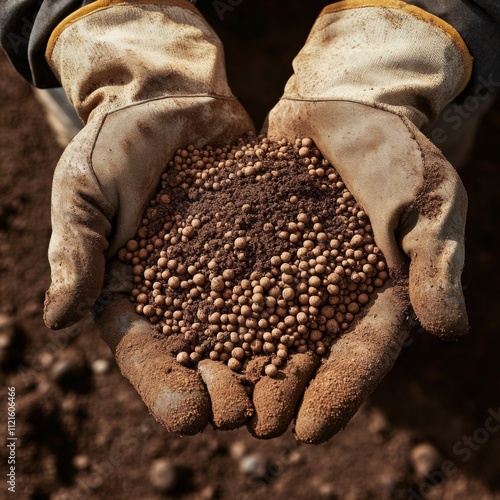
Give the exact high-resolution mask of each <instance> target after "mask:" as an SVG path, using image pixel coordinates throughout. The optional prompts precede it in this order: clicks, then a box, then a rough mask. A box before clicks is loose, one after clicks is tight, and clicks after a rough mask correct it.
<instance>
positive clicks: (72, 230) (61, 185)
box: [44, 130, 115, 329]
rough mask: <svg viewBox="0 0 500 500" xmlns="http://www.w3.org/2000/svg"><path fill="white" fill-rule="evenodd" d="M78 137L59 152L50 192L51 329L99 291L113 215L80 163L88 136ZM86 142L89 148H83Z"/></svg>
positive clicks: (72, 319) (75, 315) (75, 316)
mask: <svg viewBox="0 0 500 500" xmlns="http://www.w3.org/2000/svg"><path fill="white" fill-rule="evenodd" d="M86 132H88V131H86V130H85V131H83V132H81V133H80V136H79V139H80V140H78V141H73V142H72V143H71V144H70V145H69V146H68V147H67V148H66V150H65V152H64V153H63V155H62V157H61V159H60V161H59V163H58V165H57V167H56V170H55V173H54V180H53V188H52V236H51V240H50V245H49V263H50V266H51V285H50V288H49V290H48V291H47V293H46V296H45V310H44V321H45V324H46V325H47V326H48V327H49V328H52V329H60V328H65V327H68V326H70V325H72V324H74V323H76V322H78V321H79V320H80V319H81V318H82V317H83V316H84V315H85V314H86V313H87V312H88V311H90V310H91V309H92V306H93V305H94V303H95V301H96V299H97V297H98V296H99V293H100V291H101V288H102V285H103V281H104V272H105V256H104V253H105V251H106V249H107V248H108V237H109V235H110V233H111V223H110V221H111V220H112V218H113V215H114V213H115V210H114V208H113V207H112V206H111V204H110V203H109V201H108V200H107V199H106V197H105V196H104V194H103V192H102V191H101V188H100V186H99V182H98V180H97V178H96V177H95V175H94V173H93V171H92V170H91V168H90V166H89V162H88V161H87V159H86V152H88V151H91V147H90V142H91V141H92V139H93V134H86ZM87 143H89V144H87Z"/></svg>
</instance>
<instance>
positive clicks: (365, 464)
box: [0, 2, 500, 500]
mask: <svg viewBox="0 0 500 500" xmlns="http://www.w3.org/2000/svg"><path fill="white" fill-rule="evenodd" d="M236 3H237V2H233V4H236ZM316 3H318V2H316ZM246 5H247V4H246V3H245V2H243V3H242V5H241V6H240V7H234V11H233V12H226V13H225V15H224V16H223V17H224V19H223V20H221V19H220V17H219V16H218V14H217V11H215V9H211V10H210V12H208V13H207V14H208V17H211V18H212V22H213V23H214V25H216V27H218V29H219V30H220V33H221V36H222V37H223V39H224V41H225V43H226V47H227V49H226V51H227V58H228V60H229V61H230V62H232V63H233V65H232V66H231V67H232V68H233V70H232V72H231V71H230V72H229V77H230V80H231V83H232V84H233V89H234V90H235V92H236V94H237V95H239V96H240V98H241V100H242V101H243V102H244V104H245V105H247V106H248V108H249V109H250V110H251V111H252V113H253V115H254V117H255V119H256V121H257V122H260V121H262V118H263V116H264V115H265V112H266V110H267V109H269V107H270V106H271V105H272V102H273V101H274V100H275V99H276V98H277V97H278V96H279V93H280V90H279V89H280V87H282V85H283V83H284V81H285V80H286V77H287V76H288V72H289V67H290V60H291V58H292V56H293V54H294V52H295V51H296V50H297V49H298V46H300V43H301V42H302V41H303V39H304V37H305V36H306V31H307V29H308V26H310V22H309V21H311V19H306V20H305V22H303V20H302V18H301V16H300V15H299V14H300V12H299V11H297V12H295V11H294V12H295V14H294V15H295V17H293V16H292V21H290V24H289V25H288V26H287V29H288V30H289V31H290V32H293V33H295V35H296V36H295V37H294V40H295V41H294V43H293V44H290V45H287V46H285V45H284V44H283V43H281V42H277V43H275V44H273V45H272V47H271V48H270V49H269V51H267V52H266V54H265V57H260V58H259V57H257V56H250V55H248V54H249V52H248V47H250V46H251V45H252V43H255V39H256V38H259V40H262V43H264V41H265V40H266V39H267V38H269V36H271V35H269V33H268V32H267V31H266V29H267V28H266V26H268V24H269V23H262V25H259V26H260V27H259V29H258V30H257V33H253V32H250V35H255V38H254V39H253V41H252V36H250V35H249V36H248V37H247V38H246V39H245V40H248V41H246V42H245V43H248V46H245V44H240V45H239V46H238V47H237V46H236V45H235V44H233V43H232V41H234V40H232V38H231V37H234V36H235V35H234V29H233V28H234V27H235V26H242V25H245V23H246V22H247V21H246V17H245V16H246V15H247V11H246V9H247V7H246ZM226 15H227V17H226ZM269 16H271V17H272V16H275V18H279V11H277V10H276V12H275V11H273V9H272V8H271V9H270V13H269ZM309 17H311V16H309ZM299 21H300V22H299ZM294 23H295V24H294ZM308 23H309V24H308ZM304 25H305V27H304ZM242 29H243V28H242ZM246 29H247V31H248V30H249V28H246ZM266 37H267V38H266ZM271 38H272V37H271ZM278 40H281V38H280V39H278ZM275 53H280V54H281V56H280V58H279V64H274V62H275V59H273V58H274V54H275ZM245 60H246V61H247V62H248V65H249V68H250V69H249V73H247V74H245V75H243V76H241V75H240V76H239V77H238V71H239V70H238V67H239V66H238V65H240V68H241V64H242V62H243V61H245ZM254 71H258V72H259V74H266V75H269V78H268V80H269V81H268V82H267V85H268V87H266V79H260V80H262V81H260V83H256V85H257V89H256V90H255V89H254V91H253V92H250V91H249V90H248V89H249V86H248V82H246V85H245V81H246V76H247V75H248V74H249V75H252V74H253V72H254ZM0 74H1V75H2V76H1V77H0V162H1V163H0V169H1V175H0V193H1V194H0V313H1V316H0V368H1V370H0V380H1V382H2V392H1V398H2V401H0V422H1V425H0V433H1V434H2V435H4V436H6V437H7V415H6V414H7V390H6V388H7V387H14V388H15V393H16V400H15V403H16V407H15V408H16V428H15V435H16V437H17V441H15V443H16V449H15V453H16V456H15V459H16V463H15V466H16V493H15V495H14V494H12V495H11V496H12V498H20V499H37V500H38V499H40V500H43V499H50V500H63V499H75V500H79V499H147V500H160V499H162V498H182V499H207V500H209V499H231V500H232V499H252V500H253V499H267V498H270V497H273V498H275V499H295V498H297V499H319V498H329V499H341V500H344V499H345V500H361V499H405V498H414V499H421V498H430V499H481V500H483V499H484V500H486V499H500V473H499V461H500V432H499V431H500V377H499V371H498V365H499V363H498V359H497V358H498V352H499V350H500V337H499V335H498V330H499V324H500V323H499V320H498V318H497V316H496V313H497V312H498V309H497V307H499V306H500V304H499V295H498V292H497V288H496V287H497V285H498V282H499V278H500V275H499V273H498V268H497V265H496V261H495V258H496V257H498V248H500V236H499V235H500V233H499V231H498V226H497V216H496V213H495V212H494V210H493V206H494V199H495V196H498V186H499V185H500V165H499V149H498V148H499V145H498V137H499V134H500V103H497V105H496V106H495V107H494V108H493V109H492V110H491V111H490V112H489V114H488V115H487V116H486V118H485V120H484V121H483V124H482V126H481V129H480V133H479V135H478V138H477V141H476V145H475V149H474V152H473V157H472V158H471V160H470V161H469V163H468V165H467V167H466V168H465V170H464V171H463V173H462V175H463V180H464V183H465V185H466V188H467V191H468V193H469V203H470V211H469V216H468V227H467V260H466V268H465V272H464V276H463V283H464V287H465V294H466V299H467V303H468V311H469V317H470V323H471V325H472V330H471V332H470V334H469V335H468V336H467V337H465V338H463V339H462V340H460V341H459V342H457V343H445V342H441V341H439V340H437V339H435V338H433V337H431V336H430V335H429V334H427V333H425V332H422V331H417V332H415V334H414V336H413V337H412V338H411V339H410V340H409V342H408V343H407V345H406V346H405V348H404V349H403V352H402V354H401V356H400V358H399V360H398V362H397V364H396V366H395V367H394V369H393V370H392V371H391V372H390V374H389V375H388V376H387V377H386V379H385V380H384V381H383V383H382V384H381V385H380V387H379V388H378V389H377V390H376V391H375V393H374V394H373V395H372V397H371V398H370V399H369V401H368V402H367V403H366V404H365V405H364V406H363V407H362V409H361V410H360V411H359V412H358V413H357V415H356V416H355V417H354V418H353V420H352V421H351V422H350V424H349V425H348V426H347V428H346V429H345V430H344V431H343V432H341V433H340V434H339V435H337V436H336V437H334V438H333V439H332V440H331V441H329V442H327V443H325V444H322V445H320V446H307V445H300V444H298V443H297V442H296V441H295V439H294V437H293V435H292V433H291V430H289V431H288V432H287V433H286V434H285V435H284V436H282V437H280V438H277V439H273V440H270V441H258V440H256V439H254V438H252V437H251V436H250V435H249V434H248V432H247V431H246V430H244V429H240V430H237V431H231V432H216V431H213V430H212V429H209V428H207V429H206V431H205V432H203V433H202V434H200V435H197V436H194V437H179V436H176V435H171V434H168V433H167V432H166V431H165V430H164V429H163V428H162V427H161V426H160V425H158V424H156V423H155V422H154V420H153V419H152V417H151V416H149V414H148V411H147V409H146V408H145V406H144V405H143V403H142V401H141V400H140V399H139V397H138V396H137V394H136V393H135V391H134V389H133V388H132V387H131V386H130V384H129V383H128V382H127V381H126V380H125V379H124V378H122V377H121V375H120V373H119V371H118V369H117V368H116V366H115V365H114V362H113V359H112V355H111V353H110V351H109V349H108V348H107V346H106V345H105V344H104V343H103V342H102V341H101V340H100V339H99V338H98V336H97V334H96V333H95V332H94V331H93V329H92V327H91V324H90V322H89V321H84V322H83V323H82V324H80V325H77V326H76V327H73V328H71V329H68V330H64V331H60V332H57V333H55V332H51V331H50V330H48V329H47V328H46V327H45V326H44V325H43V322H42V307H43V297H44V292H45V289H46V288H47V286H48V284H49V267H48V262H47V256H46V254H47V245H48V240H49V237H50V212H49V204H50V189H51V176H52V175H51V174H52V171H53V169H54V167H55V164H56V162H57V159H58V157H59V155H60V154H61V150H60V148H59V147H58V146H57V145H56V143H55V141H54V139H53V137H52V135H51V132H50V131H49V129H48V127H47V125H46V122H45V120H44V116H43V113H42V111H41V109H40V106H39V105H38V103H37V102H36V101H35V99H34V97H33V95H32V92H31V89H30V87H29V85H27V84H26V83H25V82H24V81H22V79H21V78H20V77H19V76H17V75H16V74H15V73H14V71H13V70H12V69H11V68H10V66H9V64H8V62H7V61H6V60H5V58H4V57H3V56H2V57H1V58H0ZM258 80H259V79H256V82H257V81H258ZM259 85H260V87H259ZM245 89H246V90H245ZM259 96H260V97H259ZM423 444H427V445H429V446H423ZM9 453H10V450H9V448H7V447H6V446H5V441H4V445H3V446H2V447H1V448H0V470H1V471H2V484H1V486H0V491H1V493H0V498H10V497H11V496H9V495H8V494H9V492H8V491H7V486H8V484H7V483H6V473H7V467H8V466H7V460H8V457H9ZM419 455H420V456H419ZM422 455H425V456H424V457H422ZM426 457H427V459H426ZM162 465H163V466H164V467H165V468H166V469H167V472H168V473H169V474H170V475H171V477H170V476H168V474H167V473H164V474H163V476H162V475H161V474H160V473H159V469H160V466H162ZM160 479H162V480H163V481H164V482H165V484H164V490H165V492H161V491H159V490H158V489H157V488H158V487H159V486H158V485H159V482H160ZM155 484H156V485H157V486H156V488H155Z"/></svg>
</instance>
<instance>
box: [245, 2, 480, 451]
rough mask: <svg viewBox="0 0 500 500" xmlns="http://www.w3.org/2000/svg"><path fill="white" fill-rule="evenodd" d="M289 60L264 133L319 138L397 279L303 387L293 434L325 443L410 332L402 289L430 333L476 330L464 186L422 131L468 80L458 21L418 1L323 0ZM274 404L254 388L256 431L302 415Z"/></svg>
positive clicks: (272, 385) (263, 432) (280, 386)
mask: <svg viewBox="0 0 500 500" xmlns="http://www.w3.org/2000/svg"><path fill="white" fill-rule="evenodd" d="M293 67H294V75H293V76H292V77H291V78H290V80H289V81H288V83H287V85H286V88H285V92H284V95H283V97H282V98H281V100H280V101H279V103H278V104H277V105H276V106H275V108H274V109H273V110H272V111H271V113H270V114H269V117H268V127H267V129H268V130H267V133H268V135H269V136H270V138H272V139H282V138H286V139H288V140H294V139H295V138H296V137H310V138H312V139H313V140H314V141H315V143H316V145H317V147H318V148H319V150H320V151H321V153H322V154H323V155H324V156H325V157H326V158H327V159H328V160H329V161H330V162H331V163H332V165H333V166H334V167H335V168H336V169H337V170H338V172H339V173H340V175H341V176H342V179H343V181H344V182H345V184H346V187H347V188H348V189H349V190H350V191H351V192H352V194H353V195H354V197H355V198H356V199H357V200H358V202H359V203H360V204H361V206H362V207H363V209H364V210H365V211H366V213H367V214H368V215H369V217H370V219H371V224H372V227H373V233H374V237H375V242H376V244H377V245H378V246H379V247H380V249H381V250H382V252H383V253H384V255H385V258H386V260H387V263H388V266H389V268H390V270H391V272H392V274H393V276H394V277H395V279H393V280H392V284H391V285H389V286H387V287H385V289H382V290H381V291H379V292H378V293H377V296H376V297H375V299H374V301H373V302H372V303H371V305H370V306H368V307H367V308H365V312H364V313H363V314H362V315H361V317H360V318H359V320H358V321H356V322H355V324H354V325H353V326H352V327H351V328H350V329H349V330H348V331H346V332H345V333H343V334H342V336H341V337H340V338H339V340H338V341H337V342H336V343H334V344H333V346H332V348H331V354H330V356H329V358H328V360H326V362H324V363H323V364H322V366H321V367H320V369H319V370H318V371H317V373H316V375H315V377H314V379H313V380H312V381H311V383H310V385H309V386H308V387H307V389H306V390H305V393H304V396H303V400H302V402H301V404H300V407H299V408H298V413H297V418H296V427H295V432H296V436H297V438H298V439H299V440H301V441H305V442H308V443H320V442H322V441H325V440H327V439H329V438H330V437H331V436H333V435H334V434H335V433H336V432H338V431H339V430H340V429H341V428H342V427H343V426H345V425H346V423H347V422H348V421H349V419H350V418H351V417H352V416H353V415H354V413H355V412H356V411H357V409H358V408H359V406H360V405H361V403H362V402H363V401H364V400H365V399H366V398H367V396H368V395H369V394H370V392H371V391H372V390H373V389H374V388H375V387H376V386H377V384H378V383H379V382H380V380H381V379H382V377H383V376H384V375H385V374H386V373H387V371H388V370H389V369H390V368H391V367H392V365H393V363H394V362H395V359H396V357H397V356H398V354H399V351H400V349H401V346H402V344H403V342H404V340H405V338H406V336H407V334H408V331H409V322H408V320H407V306H408V300H407V299H406V297H407V296H408V297H409V302H410V303H411V306H412V307H413V311H414V313H415V315H416V317H417V318H418V320H419V321H420V323H421V324H422V325H423V326H424V327H425V328H426V329H427V330H428V331H430V332H431V333H434V334H436V335H438V336H440V337H442V338H456V337H458V336H460V335H462V334H464V333H466V332H467V330H468V321H467V314H466V310H465V303H464V297H463V294H462V287H461V283H460V276H461V272H462V268H463V263H464V226H465V217H466V204H467V201H466V194H465V191H464V188H463V186H462V183H461V181H460V179H459V177H458V176H457V174H456V172H455V171H454V169H453V168H452V167H451V165H450V164H449V163H448V162H447V161H446V160H445V158H444V157H443V155H442V154H441V153H440V151H439V150H438V149H437V148H436V147H434V146H433V145H432V144H431V143H430V141H429V140H428V139H427V138H426V137H425V136H424V135H423V134H422V133H421V132H420V131H419V128H420V127H421V126H422V125H423V124H425V123H428V122H431V121H432V120H434V119H435V117H437V116H438V114H439V112H440V111H441V109H442V108H443V107H444V106H445V105H446V104H447V103H448V102H449V101H450V100H452V99H453V98H454V97H455V96H456V95H457V94H458V93H460V91H461V90H462V89H463V88H464V86H465V84H466V83H467V80H468V78H469V75H470V69H471V58H470V56H469V54H468V51H467V48H466V46H465V44H464V42H463V41H462V39H461V38H460V36H459V34H458V33H457V32H456V31H455V30H454V29H453V28H452V27H451V26H449V25H448V24H446V23H444V22H443V21H441V20H440V19H438V18H436V17H434V16H432V15H430V14H428V13H427V12H425V11H423V10H421V9H418V8H416V7H412V6H410V5H408V4H405V3H404V2H399V1H389V0H388V1H381V2H363V1H355V0H352V1H345V2H339V3H335V4H333V5H330V6H328V7H326V8H325V9H324V11H323V12H322V14H321V15H320V17H319V18H318V20H317V21H316V23H315V25H314V27H313V29H312V31H311V33H310V35H309V38H308V40H307V42H306V44H305V46H304V47H303V49H302V50H301V52H300V53H299V54H298V56H297V57H296V59H295V60H294V64H293ZM291 363H293V361H292V362H291ZM289 370H291V368H289ZM259 383H263V384H267V385H268V390H274V392H275V394H276V400H277V401H279V399H280V397H281V395H282V394H283V393H284V392H286V390H288V389H287V383H288V381H287V378H286V377H285V378H284V379H283V380H281V381H278V382H276V381H274V382H270V381H263V382H259ZM257 388H258V384H257ZM256 392H257V391H256ZM268 400H269V396H267V398H263V399H262V401H261V400H260V399H259V398H258V397H255V398H254V406H255V411H256V414H255V416H254V418H253V420H252V423H251V429H252V431H253V432H254V433H255V434H257V435H260V436H261V437H269V436H274V435H278V434H279V433H281V432H283V431H284V430H285V429H286V427H287V426H288V423H289V421H290V418H289V416H291V415H292V414H293V413H294V412H293V411H290V408H285V410H284V413H286V414H287V418H282V417H283V411H282V413H281V414H280V413H279V411H280V410H279V409H280V408H281V407H280V405H279V404H278V403H277V405H276V408H270V405H269V404H265V402H266V401H268ZM297 401H298V397H295V398H291V399H290V404H291V405H295V404H296V402H297ZM295 409H296V407H295V406H293V407H292V410H295ZM268 415H274V417H273V418H274V420H273V421H271V420H270V418H268V417H267V416H268Z"/></svg>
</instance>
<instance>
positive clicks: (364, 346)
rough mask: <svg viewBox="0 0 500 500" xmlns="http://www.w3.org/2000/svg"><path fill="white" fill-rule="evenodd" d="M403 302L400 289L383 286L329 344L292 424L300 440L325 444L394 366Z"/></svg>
mask: <svg viewBox="0 0 500 500" xmlns="http://www.w3.org/2000/svg"><path fill="white" fill-rule="evenodd" d="M407 303H408V302H407V300H406V299H405V296H404V291H403V290H402V289H401V287H392V288H385V289H384V291H382V292H380V293H378V294H377V297H375V301H374V302H373V304H372V305H371V307H369V309H368V310H367V312H366V314H365V316H364V317H362V318H361V319H360V320H359V321H358V322H357V323H356V325H355V326H354V327H353V329H352V330H351V331H347V332H346V333H344V334H343V335H342V336H340V337H339V339H338V340H337V341H336V342H335V343H334V344H333V345H332V347H331V352H330V356H329V357H328V360H327V361H326V362H325V363H324V364H323V365H322V366H321V368H320V369H319V370H318V373H317V374H316V376H315V378H314V379H313V380H312V381H311V384H310V385H309V387H308V388H307V389H306V391H305V394H304V399H303V401H302V404H301V406H300V409H299V412H298V415H297V420H296V425H295V435H296V437H297V439H298V440H299V441H302V442H305V443H309V444H319V443H323V442H324V441H327V440H329V439H330V438H331V437H332V436H333V435H335V434H336V433H337V432H339V431H340V430H341V429H342V428H343V427H345V425H346V424H347V422H348V421H349V420H350V419H351V418H352V417H353V415H354V414H355V413H356V411H357V410H358V409H359V407H360V406H361V404H362V403H363V402H364V401H365V400H366V398H367V397H368V396H369V395H370V393H371V392H372V391H373V390H374V389H375V387H377V385H378V384H379V383H380V381H381V380H382V378H383V377H384V376H385V374H386V373H387V372H388V371H389V370H390V369H391V368H392V366H393V364H394V362H395V361H396V358H397V356H398V355H399V352H400V350H401V346H402V345H403V342H404V341H405V339H406V338H407V335H408V333H409V323H408V322H407V321H406V320H405V311H406V308H407Z"/></svg>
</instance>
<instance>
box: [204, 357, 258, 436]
mask: <svg viewBox="0 0 500 500" xmlns="http://www.w3.org/2000/svg"><path fill="white" fill-rule="evenodd" d="M198 371H199V372H200V375H201V378H202V379H203V382H205V385H206V386H207V389H208V393H209V395H210V401H211V403H212V422H213V424H214V427H215V428H216V429H221V430H223V431H227V430H231V429H236V428H238V427H241V426H242V425H244V424H245V423H246V421H247V420H248V418H249V417H251V416H252V415H253V406H252V403H251V401H250V399H249V397H248V395H247V393H246V391H245V389H244V387H243V385H242V384H241V382H240V378H241V377H240V376H239V375H237V374H236V373H235V372H233V371H232V370H231V369H230V368H229V367H228V366H227V365H225V364H223V363H220V362H218V361H211V360H209V359H205V360H203V361H200V362H199V363H198Z"/></svg>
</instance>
